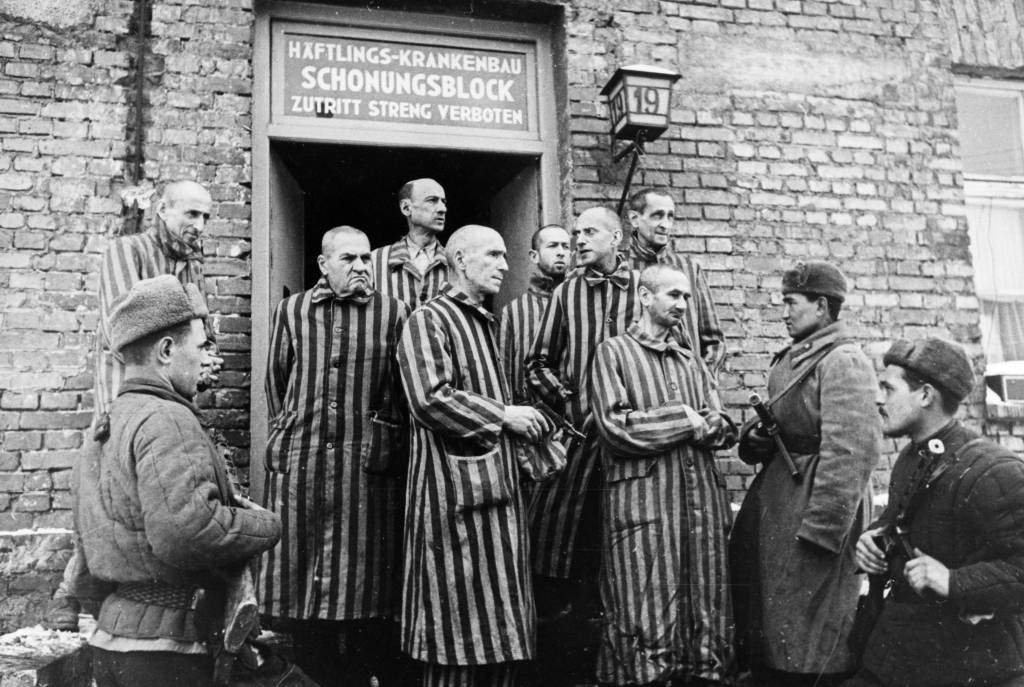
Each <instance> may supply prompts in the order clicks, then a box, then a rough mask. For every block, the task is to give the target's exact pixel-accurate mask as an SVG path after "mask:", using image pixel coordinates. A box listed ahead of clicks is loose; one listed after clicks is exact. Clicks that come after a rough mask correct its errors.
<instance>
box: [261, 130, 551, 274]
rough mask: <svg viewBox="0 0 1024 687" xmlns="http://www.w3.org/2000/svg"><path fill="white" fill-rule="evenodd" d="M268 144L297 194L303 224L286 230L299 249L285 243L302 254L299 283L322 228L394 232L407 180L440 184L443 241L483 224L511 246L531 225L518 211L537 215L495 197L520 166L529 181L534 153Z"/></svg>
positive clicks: (374, 239)
mask: <svg viewBox="0 0 1024 687" xmlns="http://www.w3.org/2000/svg"><path fill="white" fill-rule="evenodd" d="M271 147H272V154H276V156H279V160H280V162H281V163H283V167H284V168H285V170H286V171H287V173H288V174H289V175H290V176H291V177H292V179H293V180H294V185H295V186H296V187H297V188H298V190H299V192H300V193H301V196H302V197H301V207H302V212H301V213H299V214H296V215H295V216H294V219H293V221H301V224H302V226H301V227H294V226H293V227H290V228H288V230H287V233H288V234H290V235H291V241H293V242H295V243H299V242H301V248H300V246H298V245H294V247H293V248H292V250H295V249H296V248H299V249H300V250H299V251H297V252H300V253H301V282H302V285H301V288H309V287H310V286H312V285H313V284H314V283H315V282H316V280H317V279H318V278H319V276H320V272H319V269H318V268H317V265H316V256H317V255H318V254H319V251H320V237H321V236H322V235H323V233H324V232H325V231H326V230H327V229H330V228H331V227H334V226H338V225H340V224H349V225H351V226H354V227H357V228H359V229H362V230H363V231H365V232H366V234H367V235H368V236H369V237H370V245H371V246H372V247H373V248H377V247H379V246H383V245H387V244H389V243H393V242H395V241H397V240H398V239H399V238H401V237H402V236H403V235H404V234H405V231H406V224H405V218H404V217H403V216H402V214H401V212H399V210H398V195H397V194H398V189H399V188H400V187H401V186H402V184H404V183H405V182H406V181H409V180H410V179H417V178H420V177H431V178H433V179H436V180H437V181H438V183H440V184H441V185H442V186H443V187H444V189H445V193H446V195H447V198H448V217H447V221H446V226H445V232H444V233H443V234H442V235H441V240H442V242H444V241H445V240H446V239H447V237H448V235H449V234H450V233H451V232H452V231H454V230H455V229H457V228H459V227H461V226H463V225H465V224H484V225H487V226H491V227H494V228H495V229H497V230H498V231H500V232H501V233H502V234H503V235H504V236H505V240H506V243H510V244H512V243H516V244H518V243H521V242H523V241H528V240H529V233H526V235H525V237H523V236H522V232H523V231H526V232H531V231H532V228H533V227H532V226H520V225H521V224H522V223H523V218H522V217H521V214H522V211H523V210H526V211H528V212H527V214H528V215H535V214H537V213H539V207H536V205H535V206H534V207H532V208H519V210H520V212H510V211H509V209H508V208H507V205H508V202H506V203H500V202H496V201H497V200H499V199H501V198H502V197H503V196H507V195H508V194H509V188H510V186H512V185H514V182H515V180H516V179H517V178H520V177H522V175H523V174H524V172H527V173H528V175H529V176H531V177H533V182H534V185H535V184H536V179H535V174H533V173H531V172H532V170H535V169H536V167H537V159H536V158H535V157H528V156H522V155H509V154H501V153H482V152H467V151H457V150H431V149H428V148H387V147H378V146H352V145H331V144H325V143H302V142H274V143H273V144H272V146H271ZM509 200H511V202H513V203H514V204H516V205H519V204H522V203H530V202H533V203H536V200H535V194H533V193H528V194H525V195H524V194H521V193H519V194H516V197H515V198H512V199H509ZM300 216H301V219H299V218H300ZM281 229H284V228H283V227H282V228H281ZM516 248H517V246H514V245H510V246H509V252H510V262H512V260H511V257H512V256H513V255H515V254H518V252H519V251H518V250H516ZM296 257H299V256H296ZM510 271H511V270H510ZM296 276H297V275H296Z"/></svg>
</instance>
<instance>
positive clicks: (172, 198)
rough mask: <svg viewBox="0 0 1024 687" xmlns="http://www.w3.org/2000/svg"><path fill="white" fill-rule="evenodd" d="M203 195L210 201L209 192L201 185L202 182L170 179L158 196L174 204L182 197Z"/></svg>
mask: <svg viewBox="0 0 1024 687" xmlns="http://www.w3.org/2000/svg"><path fill="white" fill-rule="evenodd" d="M193 196H196V197H200V198H203V197H205V198H206V200H207V202H208V203H209V202H211V199H210V192H209V191H207V190H206V188H205V187H203V185H202V184H198V183H196V182H194V181H190V180H188V179H181V180H179V181H172V182H171V183H169V184H167V185H166V186H164V192H163V194H161V196H160V198H161V200H163V201H164V202H165V203H168V204H171V205H173V204H175V203H177V202H179V201H180V200H181V199H183V198H189V197H193Z"/></svg>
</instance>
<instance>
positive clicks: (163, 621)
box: [75, 379, 281, 641]
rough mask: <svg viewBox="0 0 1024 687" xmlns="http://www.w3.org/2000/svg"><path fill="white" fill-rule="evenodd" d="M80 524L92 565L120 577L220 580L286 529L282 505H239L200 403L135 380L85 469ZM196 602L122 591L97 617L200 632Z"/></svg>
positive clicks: (127, 628) (181, 584) (162, 631)
mask: <svg viewBox="0 0 1024 687" xmlns="http://www.w3.org/2000/svg"><path fill="white" fill-rule="evenodd" d="M77 469H78V470H79V474H78V476H77V478H76V482H77V494H76V500H75V513H76V515H75V517H76V524H77V526H78V529H79V533H80V536H81V540H82V546H83V550H84V553H85V557H86V562H87V565H88V568H89V571H90V572H91V573H92V574H93V575H94V576H96V577H98V578H100V579H102V580H105V581H109V582H115V583H121V584H123V583H132V582H135V583H147V584H150V585H158V586H160V585H163V586H167V587H173V588H189V587H204V588H207V587H210V586H216V585H217V584H218V579H219V576H218V575H217V574H216V570H217V569H221V568H230V567H233V566H237V565H239V564H242V563H245V562H246V561H248V560H250V559H252V558H253V557H254V556H257V555H258V554H260V553H262V552H263V551H266V550H267V549H270V548H271V547H273V546H274V544H275V543H276V542H277V540H278V539H279V538H280V536H281V521H280V519H279V518H278V516H277V515H276V514H275V513H272V512H269V511H265V510H262V509H260V510H249V509H245V508H240V507H236V506H234V505H232V504H234V497H233V494H232V491H231V486H230V482H229V481H228V479H227V474H226V469H225V466H224V463H223V460H222V458H221V457H220V456H219V455H218V453H217V451H216V449H215V447H214V445H213V443H212V442H211V441H210V439H209V437H208V436H207V434H206V432H205V430H204V429H203V427H202V425H201V424H200V422H199V417H198V410H197V409H196V408H195V407H194V406H193V405H192V404H191V403H190V402H189V401H187V400H186V399H184V398H182V397H181V396H179V395H178V394H176V393H175V392H174V391H172V390H171V389H170V388H169V387H167V386H164V385H162V384H160V383H158V382H155V381H149V380H142V379H131V380H128V381H127V382H126V384H125V386H124V387H123V388H122V389H121V392H120V394H119V395H118V397H117V399H116V400H115V401H114V403H113V405H112V407H111V411H110V433H109V438H107V439H106V440H105V441H103V442H102V443H101V444H99V445H94V446H93V447H92V448H91V449H90V450H89V451H88V452H87V454H86V455H85V456H83V460H82V462H81V463H80V465H79V466H78V468H77ZM190 615H191V614H190V612H188V611H187V609H182V608H179V609H174V608H165V607H163V606H159V605H154V604H146V603H141V602H139V601H137V600H128V599H125V598H123V597H120V596H118V594H117V593H116V592H115V593H114V594H112V595H111V596H109V597H107V599H106V600H105V601H104V603H103V607H102V608H101V610H100V615H99V618H98V626H99V627H100V628H101V629H104V630H106V631H107V632H109V633H111V634H113V635H116V636H125V637H140V638H141V637H166V638H173V639H181V640H186V641H194V640H196V639H197V637H196V635H195V630H194V628H193V627H192V623H191V622H190V617H188V616H190Z"/></svg>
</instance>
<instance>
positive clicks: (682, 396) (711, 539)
mask: <svg viewBox="0 0 1024 687" xmlns="http://www.w3.org/2000/svg"><path fill="white" fill-rule="evenodd" d="M591 387H592V392H591V398H592V399H593V402H594V419H595V422H596V424H597V428H598V431H599V433H600V437H601V458H602V462H603V465H604V474H605V488H604V490H603V491H602V500H603V503H602V522H601V555H602V565H601V573H600V589H601V600H602V603H603V605H604V616H605V618H604V629H603V632H602V635H601V643H600V649H599V652H598V671H597V677H598V681H599V682H602V683H603V682H608V683H613V684H619V685H621V684H627V683H628V684H648V683H653V682H658V683H662V682H668V681H669V680H670V679H673V678H674V679H680V680H681V679H682V678H686V677H690V676H696V677H700V678H703V679H705V680H709V681H716V682H718V681H725V680H726V678H728V677H729V676H730V672H731V670H732V668H733V660H734V659H733V657H734V649H733V632H732V609H731V605H730V599H729V578H728V574H727V569H726V560H727V551H726V536H727V533H728V529H729V523H730V512H729V499H728V494H727V492H726V489H725V480H724V479H723V478H722V475H721V473H719V471H718V470H717V469H716V467H715V464H714V456H713V454H712V453H711V451H712V450H713V449H718V448H728V447H729V446H731V445H732V444H733V443H735V441H736V427H735V425H732V424H731V422H730V423H729V426H728V429H727V431H726V432H725V433H724V434H723V435H721V436H716V437H715V438H714V440H709V439H708V438H706V437H704V431H703V429H702V426H706V425H703V421H702V419H701V417H700V415H699V414H698V413H699V411H700V410H703V409H705V408H715V409H716V410H720V408H718V407H717V405H716V400H715V399H716V398H717V397H716V395H715V394H713V393H711V390H712V389H711V382H710V373H709V372H708V370H707V368H706V367H705V366H704V364H703V363H702V362H701V361H700V360H699V359H697V358H695V357H694V356H693V353H692V352H691V351H690V350H689V349H687V348H683V347H681V346H679V345H678V344H677V343H675V342H674V341H671V340H670V341H668V342H666V341H664V340H662V341H657V340H655V339H653V338H652V337H650V336H649V335H647V334H646V333H644V332H642V331H641V330H640V327H639V326H637V325H634V326H632V327H630V328H629V331H628V332H627V333H626V334H625V335H623V336H616V337H614V338H611V339H608V340H606V341H605V342H604V343H602V344H601V345H600V346H598V347H597V353H596V355H595V360H594V370H593V376H592V377H591ZM651 647H657V649H658V650H657V651H651Z"/></svg>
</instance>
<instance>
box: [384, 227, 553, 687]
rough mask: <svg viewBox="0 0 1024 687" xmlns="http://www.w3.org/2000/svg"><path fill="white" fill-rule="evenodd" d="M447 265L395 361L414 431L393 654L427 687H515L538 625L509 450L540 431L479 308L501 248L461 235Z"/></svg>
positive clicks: (485, 236)
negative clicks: (405, 658)
mask: <svg viewBox="0 0 1024 687" xmlns="http://www.w3.org/2000/svg"><path fill="white" fill-rule="evenodd" d="M446 254H447V258H448V266H449V275H450V282H449V283H448V284H446V285H445V286H444V287H442V289H441V292H440V294H439V295H438V296H437V297H436V298H433V299H431V300H429V301H427V302H426V303H425V304H423V305H421V306H420V307H419V308H417V309H416V310H415V311H413V313H412V315H411V316H410V318H409V321H408V323H407V324H406V327H405V330H404V331H403V333H402V342H401V345H400V346H399V350H398V362H399V367H400V369H401V373H402V381H403V383H404V385H405V393H406V397H407V398H408V401H409V407H410V409H411V412H412V419H413V433H412V446H411V451H410V453H411V455H410V464H409V485H408V488H407V490H406V498H407V502H406V508H405V516H406V517H405V527H406V530H405V569H404V575H403V577H404V581H403V586H402V647H403V649H404V650H405V651H406V652H408V653H409V654H410V655H411V656H412V657H413V658H414V659H417V660H419V661H423V662H424V663H425V664H426V665H425V668H424V673H425V677H424V685H426V687H435V686H438V687H439V686H442V685H444V686H448V685H450V686H451V687H455V686H456V685H458V686H460V687H473V686H474V685H477V686H480V685H502V686H504V685H513V684H515V672H516V671H515V670H514V663H513V662H515V661H524V660H527V659H530V658H532V657H533V655H534V645H535V643H536V638H535V631H536V614H535V611H534V603H533V591H532V587H531V580H530V568H529V561H528V552H529V543H528V527H527V522H526V505H525V503H524V500H523V493H522V490H521V488H520V484H519V482H520V479H519V467H518V465H517V463H516V458H515V455H514V452H513V450H512V443H511V442H512V439H513V437H522V438H527V439H529V440H532V441H536V440H538V439H539V438H540V437H541V436H543V435H545V434H547V433H548V432H549V431H550V430H551V427H550V425H549V424H548V421H547V419H546V418H545V417H544V416H543V415H542V414H540V413H539V412H538V411H537V410H535V409H534V408H531V407H529V406H519V405H514V404H513V401H512V396H511V393H510V390H509V386H508V381H507V380H506V379H505V375H504V373H503V372H502V369H501V363H500V360H499V356H498V351H497V347H496V344H495V342H496V341H497V322H496V320H495V318H494V316H493V315H492V314H491V313H490V312H488V311H487V310H485V309H484V306H483V302H484V299H485V298H486V297H487V296H493V295H494V294H496V293H498V290H499V289H500V288H501V283H502V280H503V279H504V277H505V272H506V271H507V270H508V263H507V262H506V261H505V243H504V241H502V239H501V236H500V235H499V234H498V233H497V232H496V231H494V230H493V229H490V228H488V227H481V226H477V225H470V226H466V227H462V228H461V229H459V230H458V231H456V232H455V233H454V234H452V236H451V238H450V239H449V240H448V247H447V249H446Z"/></svg>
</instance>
